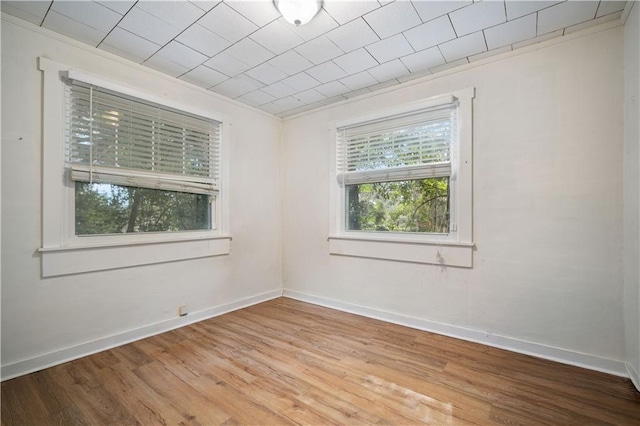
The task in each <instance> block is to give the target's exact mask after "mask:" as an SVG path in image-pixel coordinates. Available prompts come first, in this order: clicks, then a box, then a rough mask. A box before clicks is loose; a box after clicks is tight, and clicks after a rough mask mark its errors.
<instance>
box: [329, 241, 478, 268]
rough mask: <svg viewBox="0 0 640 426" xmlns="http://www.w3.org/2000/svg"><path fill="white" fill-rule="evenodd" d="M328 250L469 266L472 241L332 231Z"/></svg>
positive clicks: (419, 261)
mask: <svg viewBox="0 0 640 426" xmlns="http://www.w3.org/2000/svg"><path fill="white" fill-rule="evenodd" d="M328 240H329V254H333V255H338V256H352V257H364V258H369V259H384V260H393V261H400V262H412V263H425V264H433V265H442V266H457V267H463V268H471V267H472V266H473V248H474V246H475V245H474V244H473V243H459V242H450V241H424V240H423V241H417V240H415V239H402V238H376V237H370V236H351V235H348V236H346V235H331V236H329V238H328Z"/></svg>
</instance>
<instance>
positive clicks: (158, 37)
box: [118, 6, 180, 46]
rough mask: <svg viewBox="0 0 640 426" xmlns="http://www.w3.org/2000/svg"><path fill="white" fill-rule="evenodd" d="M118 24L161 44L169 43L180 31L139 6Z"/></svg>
mask: <svg viewBox="0 0 640 426" xmlns="http://www.w3.org/2000/svg"><path fill="white" fill-rule="evenodd" d="M118 26H119V27H121V28H123V29H125V30H127V31H129V32H131V33H133V34H136V35H139V36H140V37H142V38H146V39H147V40H149V41H152V42H154V43H156V44H159V45H161V46H164V45H165V44H167V43H168V42H169V41H170V40H171V39H173V38H174V37H175V36H176V35H178V33H179V32H180V30H179V29H177V28H175V27H173V26H171V25H168V24H167V23H166V22H164V21H163V20H162V19H160V18H157V17H155V16H153V15H151V14H150V13H148V12H145V11H144V10H142V9H140V8H139V7H137V6H135V7H133V8H132V9H131V10H130V11H129V13H127V14H126V15H125V16H124V18H122V21H120V23H119V24H118Z"/></svg>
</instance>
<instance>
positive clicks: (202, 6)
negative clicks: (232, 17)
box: [117, 0, 222, 12]
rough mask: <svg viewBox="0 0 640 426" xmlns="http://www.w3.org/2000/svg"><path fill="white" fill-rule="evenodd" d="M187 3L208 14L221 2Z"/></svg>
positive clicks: (196, 1)
mask: <svg viewBox="0 0 640 426" xmlns="http://www.w3.org/2000/svg"><path fill="white" fill-rule="evenodd" d="M117 1H118V0H117ZM189 1H190V2H191V3H193V4H194V5H196V6H197V7H199V8H200V9H202V10H204V11H205V12H208V11H210V10H211V9H213V8H214V7H216V6H217V5H218V3H220V2H221V1H222V0H212V1H207V0H189Z"/></svg>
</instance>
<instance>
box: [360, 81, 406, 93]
mask: <svg viewBox="0 0 640 426" xmlns="http://www.w3.org/2000/svg"><path fill="white" fill-rule="evenodd" d="M398 84H400V82H399V81H398V80H396V79H395V78H394V79H393V80H387V81H384V82H382V83H378V84H374V85H373V86H369V87H368V89H369V90H371V91H372V92H375V91H376V90H381V89H386V88H387V87H391V86H396V85H398Z"/></svg>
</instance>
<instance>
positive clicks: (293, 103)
mask: <svg viewBox="0 0 640 426" xmlns="http://www.w3.org/2000/svg"><path fill="white" fill-rule="evenodd" d="M272 103H273V104H275V105H278V106H281V107H282V108H283V110H284V111H288V110H290V109H294V108H298V107H300V106H302V105H303V104H302V102H301V101H299V100H298V99H296V98H294V97H293V96H287V97H286V98H282V99H278V100H276V101H273V102H272Z"/></svg>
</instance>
